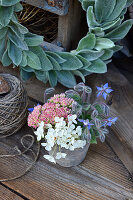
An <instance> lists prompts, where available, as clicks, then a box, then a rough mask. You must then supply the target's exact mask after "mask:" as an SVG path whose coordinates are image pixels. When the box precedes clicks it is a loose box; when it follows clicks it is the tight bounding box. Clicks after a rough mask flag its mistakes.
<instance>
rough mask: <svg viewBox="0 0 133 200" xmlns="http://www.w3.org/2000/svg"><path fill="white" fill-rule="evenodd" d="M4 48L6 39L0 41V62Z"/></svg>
mask: <svg viewBox="0 0 133 200" xmlns="http://www.w3.org/2000/svg"><path fill="white" fill-rule="evenodd" d="M5 46H6V39H5V38H3V39H2V40H0V60H1V61H2V56H3V54H4V51H5Z"/></svg>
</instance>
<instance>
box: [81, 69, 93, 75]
mask: <svg viewBox="0 0 133 200" xmlns="http://www.w3.org/2000/svg"><path fill="white" fill-rule="evenodd" d="M80 72H81V73H82V74H83V75H84V76H88V75H90V74H92V72H89V71H87V70H85V69H83V70H82V69H81V70H80Z"/></svg>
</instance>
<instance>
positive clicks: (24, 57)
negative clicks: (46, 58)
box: [20, 51, 27, 67]
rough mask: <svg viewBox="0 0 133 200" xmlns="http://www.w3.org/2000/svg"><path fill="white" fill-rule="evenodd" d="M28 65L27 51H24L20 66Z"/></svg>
mask: <svg viewBox="0 0 133 200" xmlns="http://www.w3.org/2000/svg"><path fill="white" fill-rule="evenodd" d="M26 65H27V54H26V53H25V51H23V52H22V60H21V63H20V66H22V67H25V66H26Z"/></svg>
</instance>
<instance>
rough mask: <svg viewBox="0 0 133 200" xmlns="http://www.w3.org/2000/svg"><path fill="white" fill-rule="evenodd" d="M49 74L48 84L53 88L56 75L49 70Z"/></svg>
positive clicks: (55, 83) (55, 82)
mask: <svg viewBox="0 0 133 200" xmlns="http://www.w3.org/2000/svg"><path fill="white" fill-rule="evenodd" d="M48 73H49V83H50V85H51V87H55V86H56V85H57V75H56V72H55V71H54V70H51V71H49V72H48Z"/></svg>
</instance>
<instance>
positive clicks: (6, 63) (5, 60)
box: [2, 49, 12, 67]
mask: <svg viewBox="0 0 133 200" xmlns="http://www.w3.org/2000/svg"><path fill="white" fill-rule="evenodd" d="M11 63H12V61H11V59H10V58H9V56H8V49H6V50H5V52H4V54H3V56H2V64H3V66H5V67H7V66H9V65H10V64H11Z"/></svg>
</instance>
